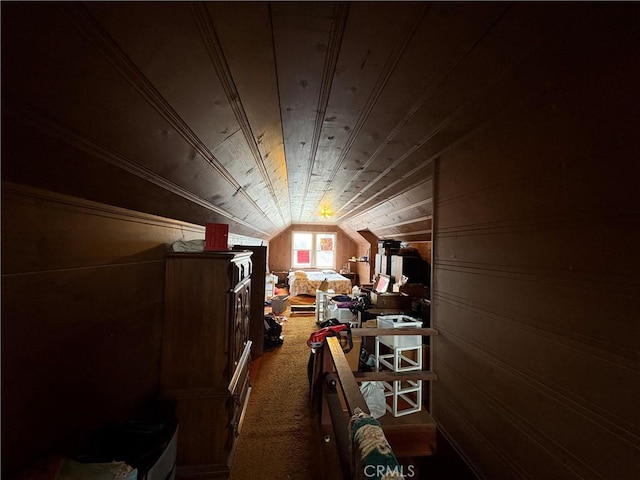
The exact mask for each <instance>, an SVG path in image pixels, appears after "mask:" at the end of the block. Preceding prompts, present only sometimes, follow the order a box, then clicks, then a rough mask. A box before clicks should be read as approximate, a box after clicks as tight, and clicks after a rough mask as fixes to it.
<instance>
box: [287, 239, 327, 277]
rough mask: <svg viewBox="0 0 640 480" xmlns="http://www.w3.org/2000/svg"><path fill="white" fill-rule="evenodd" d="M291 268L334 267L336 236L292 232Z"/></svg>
mask: <svg viewBox="0 0 640 480" xmlns="http://www.w3.org/2000/svg"><path fill="white" fill-rule="evenodd" d="M291 244H292V246H293V249H292V257H291V259H292V260H291V263H292V266H293V268H330V269H335V265H336V234H335V233H324V232H323V233H313V232H293V237H292V242H291Z"/></svg>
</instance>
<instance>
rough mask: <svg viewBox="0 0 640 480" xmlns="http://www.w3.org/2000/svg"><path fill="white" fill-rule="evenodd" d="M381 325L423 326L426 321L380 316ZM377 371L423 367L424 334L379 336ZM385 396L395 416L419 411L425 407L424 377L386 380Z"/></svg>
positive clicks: (376, 353)
mask: <svg viewBox="0 0 640 480" xmlns="http://www.w3.org/2000/svg"><path fill="white" fill-rule="evenodd" d="M377 320H378V328H404V327H416V328H419V327H421V326H422V322H420V321H419V320H416V319H415V318H412V317H407V316H406V315H384V316H379V317H378V319H377ZM375 357H376V371H384V370H385V369H386V370H391V371H393V372H406V371H411V370H422V337H421V336H420V335H416V336H413V335H380V336H377V337H376V339H375ZM382 383H383V384H384V387H385V391H384V395H385V397H386V398H388V399H390V402H387V410H388V411H389V412H391V413H392V414H393V416H394V417H400V416H402V415H408V414H410V413H415V412H419V411H420V409H421V408H422V380H396V381H393V382H382Z"/></svg>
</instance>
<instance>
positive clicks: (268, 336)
mask: <svg viewBox="0 0 640 480" xmlns="http://www.w3.org/2000/svg"><path fill="white" fill-rule="evenodd" d="M283 343H284V335H282V324H281V323H280V322H279V321H278V319H277V317H276V316H275V315H274V314H273V313H268V314H266V315H265V316H264V349H265V350H269V349H271V348H275V347H279V346H280V345H282V344H283Z"/></svg>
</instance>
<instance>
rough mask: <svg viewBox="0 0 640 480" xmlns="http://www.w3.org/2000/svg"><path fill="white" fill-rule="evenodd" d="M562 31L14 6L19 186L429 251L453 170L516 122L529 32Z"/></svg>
mask: <svg viewBox="0 0 640 480" xmlns="http://www.w3.org/2000/svg"><path fill="white" fill-rule="evenodd" d="M544 8H546V10H544ZM567 8H568V7H567V6H566V5H565V6H557V7H554V9H555V10H560V9H567ZM575 8H576V9H578V7H575ZM579 8H584V6H580V7H579ZM543 11H548V13H543ZM553 15H554V12H553V9H549V6H548V5H547V6H546V7H541V6H540V5H536V4H507V3H501V2H498V3H484V2H483V3H458V2H452V3H433V4H431V3H423V2H406V3H403V2H354V3H343V2H340V3H331V2H317V3H315V2H273V3H267V2H229V3H226V2H208V3H187V2H157V3H156V2H138V3H121V2H113V3H101V2H86V3H68V4H66V3H47V2H45V3H31V2H25V3H12V2H9V3H7V2H3V3H2V82H3V83H2V95H3V105H2V110H3V117H2V121H3V138H2V141H3V147H2V148H3V179H5V180H10V181H14V182H18V183H24V184H29V185H34V186H39V187H42V188H48V189H51V190H55V191H60V192H62V193H67V194H72V195H76V196H81V197H84V198H89V199H91V200H97V201H102V202H106V203H109V204H114V205H118V206H122V207H125V208H131V209H134V210H139V211H145V212H149V213H153V214H157V215H162V216H167V217H171V218H177V219H180V220H184V221H188V222H193V223H197V224H204V223H205V222H221V223H228V224H230V228H231V230H232V231H233V232H235V233H238V234H242V235H248V236H251V237H257V238H261V239H267V240H268V239H270V238H272V237H273V236H275V235H277V234H278V233H279V232H280V231H282V230H283V229H284V228H286V227H288V226H289V225H291V224H292V223H294V224H295V223H305V224H307V223H318V222H321V223H331V224H337V225H339V226H340V227H341V228H342V229H344V230H345V231H346V232H347V233H348V234H350V235H351V236H352V237H353V238H354V240H356V241H364V240H363V239H362V238H361V237H359V236H358V235H357V234H356V232H357V231H358V230H363V229H369V230H371V231H372V232H373V233H374V234H375V235H377V236H378V237H379V238H392V239H397V240H403V241H412V242H415V241H424V240H430V238H431V233H430V232H431V221H432V195H433V174H434V168H433V165H434V159H436V158H438V157H439V156H440V155H441V154H442V153H443V152H447V151H449V150H451V149H453V148H456V149H462V150H463V151H464V149H465V145H466V142H467V140H468V139H469V138H470V137H471V136H473V135H474V134H475V132H477V130H478V129H479V128H481V126H482V125H483V123H485V122H486V121H488V119H489V118H491V117H492V116H494V115H496V114H497V112H498V111H499V110H500V109H504V108H508V105H505V104H504V103H503V102H502V101H501V98H502V95H503V92H504V89H505V88H506V89H508V88H515V86H517V85H519V82H522V81H523V80H522V79H520V78H517V75H512V74H511V73H510V72H513V71H514V69H517V67H518V66H520V65H521V64H523V63H524V62H525V61H526V60H527V57H528V55H529V54H530V53H531V52H532V51H534V50H535V49H536V48H538V47H539V46H540V45H541V44H542V43H543V42H544V41H545V33H544V31H543V30H536V29H535V28H534V26H535V25H536V24H535V22H531V21H530V20H529V19H530V18H538V19H540V18H543V19H544V18H546V17H547V16H548V17H549V19H551V18H553ZM541 23H543V22H539V23H538V24H537V25H539V24H541ZM523 31H524V33H523ZM323 207H327V208H328V209H330V210H331V212H332V213H333V216H332V217H331V218H330V219H328V220H325V219H322V218H321V217H320V216H319V213H320V210H321V209H322V208H323Z"/></svg>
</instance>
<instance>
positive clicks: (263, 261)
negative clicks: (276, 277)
mask: <svg viewBox="0 0 640 480" xmlns="http://www.w3.org/2000/svg"><path fill="white" fill-rule="evenodd" d="M233 250H250V251H251V252H253V255H251V265H252V269H251V309H250V310H251V312H250V315H251V323H250V326H249V339H250V340H251V358H252V359H256V358H258V357H259V356H260V355H262V353H263V351H264V300H265V289H266V276H267V247H265V246H260V245H255V246H254V245H235V246H234V247H233ZM271 296H273V292H272V293H271Z"/></svg>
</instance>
